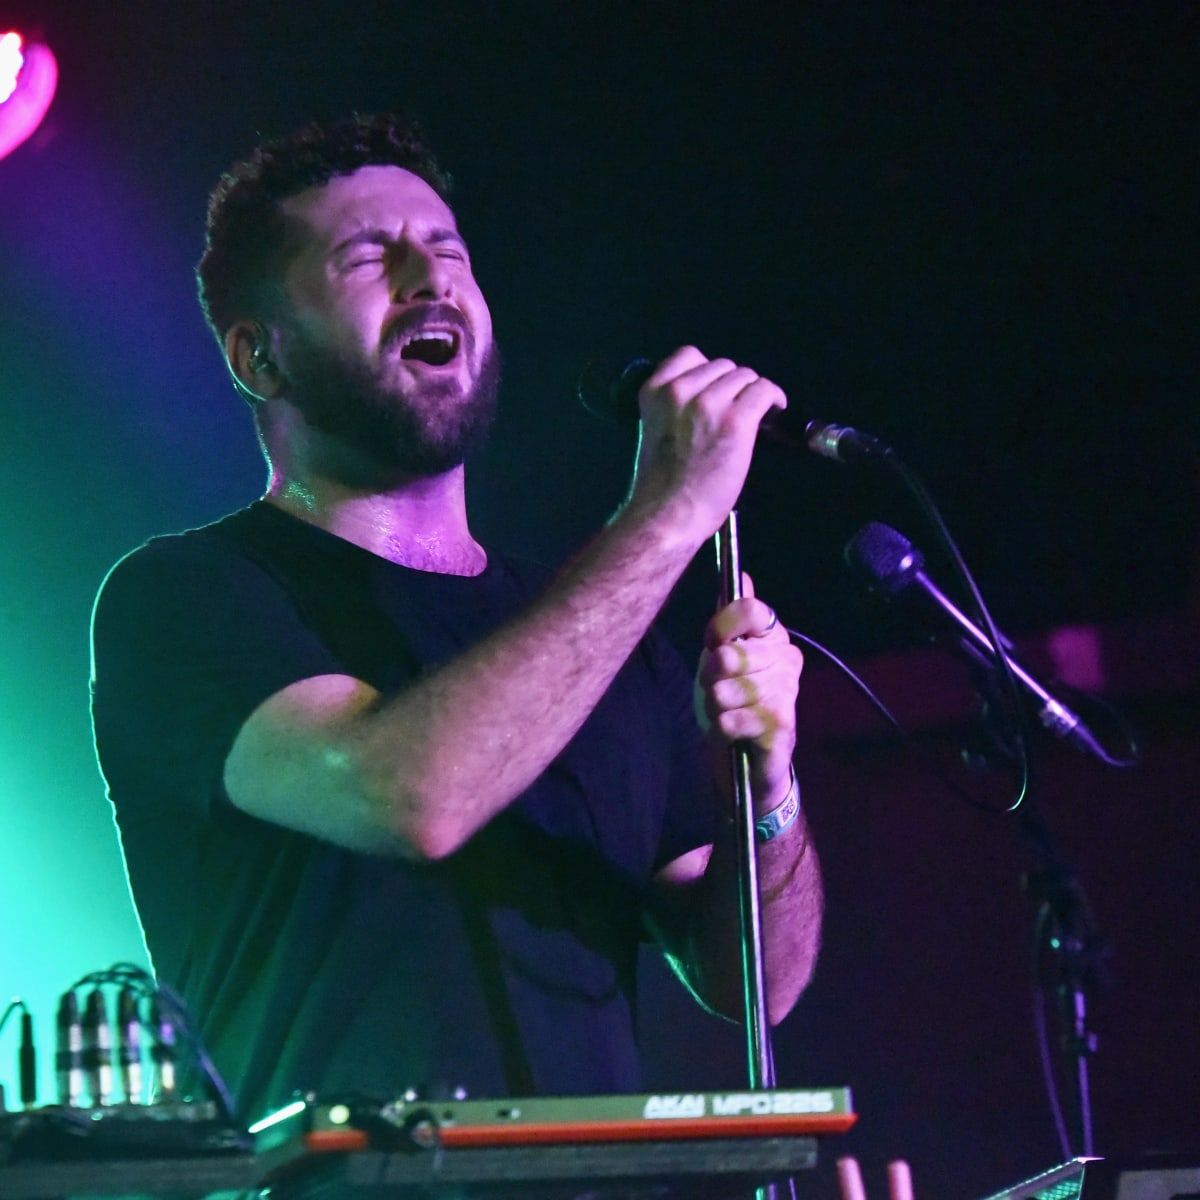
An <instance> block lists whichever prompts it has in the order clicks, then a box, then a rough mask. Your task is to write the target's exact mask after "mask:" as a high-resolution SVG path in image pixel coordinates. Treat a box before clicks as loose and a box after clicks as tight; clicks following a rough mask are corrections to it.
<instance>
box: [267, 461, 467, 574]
mask: <svg viewBox="0 0 1200 1200" xmlns="http://www.w3.org/2000/svg"><path fill="white" fill-rule="evenodd" d="M264 499H265V500H266V501H267V502H268V503H269V504H273V505H275V507H276V508H280V509H282V510H283V511H284V512H287V513H291V514H292V515H293V516H295V517H299V518H300V519H301V520H302V521H307V522H309V524H311V525H316V526H318V527H319V528H321V529H324V530H325V531H326V532H328V533H332V534H334V535H335V536H337V537H340V538H342V539H344V540H345V541H347V542H351V543H353V544H354V545H356V546H361V547H362V548H363V549H364V550H369V551H370V552H371V553H372V554H377V555H378V556H379V557H380V558H386V559H387V560H388V561H389V562H394V563H399V564H400V565H401V566H405V567H412V568H414V569H415V570H418V571H432V572H436V573H437V574H439V575H478V574H480V573H481V572H482V571H483V569H484V568H485V567H486V566H487V554H486V552H485V551H484V549H483V547H482V546H481V545H480V544H479V543H478V542H477V541H476V540H475V539H474V538H473V537H472V536H471V531H470V528H469V527H468V525H467V506H466V495H465V488H464V481H463V469H462V467H461V466H460V467H455V468H453V469H452V470H450V471H447V472H445V473H444V474H442V475H434V476H429V477H426V478H419V479H409V480H405V481H404V482H402V483H398V484H396V485H395V486H393V487H390V488H389V489H388V490H386V491H379V492H375V491H371V492H367V491H362V490H359V489H354V488H348V487H346V486H345V485H343V484H339V483H335V482H333V481H332V480H328V479H321V478H315V477H309V478H305V479H300V478H298V477H296V476H288V475H286V474H284V473H281V472H275V471H273V472H272V474H271V479H270V482H269V483H268V485H267V491H266V495H265V496H264Z"/></svg>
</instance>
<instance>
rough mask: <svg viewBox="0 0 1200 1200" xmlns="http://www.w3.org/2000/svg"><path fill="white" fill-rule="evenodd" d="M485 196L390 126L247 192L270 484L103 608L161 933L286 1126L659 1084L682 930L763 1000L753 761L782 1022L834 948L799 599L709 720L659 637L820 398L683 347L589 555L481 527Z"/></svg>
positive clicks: (719, 975)
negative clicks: (373, 1098)
mask: <svg viewBox="0 0 1200 1200" xmlns="http://www.w3.org/2000/svg"><path fill="white" fill-rule="evenodd" d="M447 191H448V187H447V181H446V178H445V176H444V175H442V173H441V172H440V170H439V169H438V167H437V165H436V163H435V161H434V160H433V158H432V157H431V155H430V153H429V151H428V150H427V148H426V147H425V145H424V144H423V142H422V140H421V137H420V135H419V133H418V132H417V131H416V129H415V128H414V127H412V126H411V125H408V124H405V123H402V122H399V121H397V120H395V119H393V118H387V117H373V118H357V119H354V120H349V121H346V122H343V123H340V124H336V125H329V126H325V127H318V126H312V127H309V128H307V129H305V130H303V131H302V132H301V133H299V134H297V135H295V136H293V137H291V138H288V139H285V140H282V141H279V142H275V143H270V144H266V145H264V146H262V147H260V148H259V149H258V150H257V151H256V152H255V153H254V154H253V155H252V156H251V157H250V159H249V160H247V161H246V162H244V163H241V164H239V165H238V166H236V167H234V168H233V169H232V171H231V172H230V173H229V174H227V175H226V176H224V177H223V178H222V180H221V182H220V183H219V185H218V186H217V188H216V190H215V192H214V194H213V196H212V198H211V201H210V205H209V211H208V224H207V239H206V246H205V251H204V255H203V257H202V259H201V260H200V264H199V268H198V275H199V284H200V296H201V302H202V304H203V306H204V310H205V313H206V316H207V318H208V320H209V322H210V324H211V326H212V329H213V332H214V333H215V334H216V336H217V339H218V341H219V343H220V345H221V347H222V350H223V352H224V356H225V361H226V363H227V365H228V368H229V371H230V373H231V375H232V377H233V381H234V383H235V385H236V386H237V388H238V390H239V391H240V392H241V393H242V394H243V396H244V397H245V398H246V399H247V400H248V401H249V403H250V405H251V407H252V409H253V413H254V420H255V424H256V428H257V432H258V437H259V441H260V442H261V444H262V448H263V452H264V454H265V456H266V460H267V466H268V482H267V488H266V493H265V495H264V496H263V498H262V499H260V500H258V501H257V502H255V503H253V504H251V505H250V506H249V507H248V508H245V509H243V510H241V511H240V512H236V513H233V514H232V515H230V516H228V517H225V518H224V519H223V520H220V521H217V522H216V523H215V524H212V525H209V526H206V527H205V528H202V529H197V530H191V531H189V532H186V533H183V534H179V535H173V536H168V537H161V538H155V539H153V540H152V541H150V542H149V543H147V544H146V545H145V546H142V547H141V548H140V549H138V550H136V551H134V552H133V553H132V554H130V555H129V556H127V557H126V558H125V559H123V560H122V561H121V562H120V563H118V565H117V566H116V567H115V568H114V569H113V571H112V572H111V574H110V575H109V577H108V579H107V580H106V581H105V584H104V586H103V588H102V590H101V593H100V596H99V599H98V600H97V604H96V611H95V617H94V625H93V644H94V650H93V657H94V678H93V684H92V687H93V715H94V722H95V731H96V744H97V749H98V754H99V759H100V765H101V768H102V770H103V773H104V776H105V779H106V781H107V784H108V789H109V795H110V797H111V800H112V803H113V805H114V807H115V811H116V817H117V822H118V825H119V829H120V834H121V840H122V845H123V849H124V854H125V861H126V864H127V868H128V873H129V879H130V884H131V887H132V890H133V896H134V899H135V901H136V904H137V908H138V912H139V915H140V918H141V922H142V927H143V930H144V933H145V938H146V945H147V949H148V951H149V953H150V956H151V958H152V961H153V964H154V967H155V970H156V972H157V974H158V976H159V978H160V979H162V980H164V981H166V982H168V983H170V984H172V985H173V986H174V987H175V988H177V989H178V990H179V991H180V992H181V993H182V994H183V995H184V997H185V998H186V999H187V1001H188V1003H189V1005H190V1006H191V1008H192V1011H193V1013H194V1014H195V1015H196V1017H197V1020H198V1024H199V1027H200V1030H201V1032H202V1035H203V1037H204V1040H205V1042H206V1043H207V1045H208V1047H209V1049H210V1051H211V1052H212V1054H213V1057H214V1059H215V1061H216V1063H217V1065H218V1067H219V1068H220V1069H221V1070H222V1071H223V1073H224V1074H225V1075H226V1077H227V1078H228V1079H229V1081H230V1083H231V1084H232V1086H233V1091H234V1094H235V1096H236V1098H237V1101H238V1104H239V1107H240V1110H241V1112H242V1113H243V1114H244V1115H245V1116H247V1117H254V1116H256V1115H259V1114H261V1113H262V1112H263V1111H266V1110H267V1109H268V1108H269V1107H270V1106H271V1105H273V1104H274V1103H276V1102H278V1101H279V1100H281V1099H284V1098H286V1097H287V1096H288V1095H289V1094H290V1093H291V1092H292V1091H293V1090H295V1089H297V1088H302V1089H305V1090H314V1091H318V1092H321V1093H324V1094H326V1095H329V1094H332V1093H337V1092H347V1091H354V1092H359V1093H373V1094H378V1095H381V1096H392V1095H395V1094H397V1093H398V1092H400V1091H402V1090H403V1089H404V1088H406V1087H408V1086H410V1085H420V1084H441V1085H445V1086H457V1085H461V1086H463V1087H465V1088H467V1089H468V1090H469V1091H470V1093H471V1094H472V1095H475V1096H493V1095H506V1094H507V1095H522V1094H566V1093H597V1092H627V1091H636V1090H638V1086H639V1074H638V1064H637V1053H636V1046H635V1040H634V1014H633V997H634V990H635V980H634V970H635V963H636V956H637V948H638V943H639V941H640V940H642V939H643V938H644V937H653V938H654V939H655V940H656V941H657V942H658V943H659V944H660V945H661V946H662V948H663V950H664V952H665V953H666V954H667V956H668V958H669V960H670V962H671V963H672V965H673V966H674V967H675V969H676V971H677V972H678V973H679V975H680V976H681V977H682V978H683V979H684V981H685V982H686V983H687V984H688V986H689V987H690V988H691V989H692V991H693V992H694V993H695V994H696V996H697V997H698V998H699V999H700V1001H701V1002H702V1003H703V1004H705V1005H707V1006H708V1007H710V1008H712V1009H714V1010H717V1011H719V1012H724V1013H726V1014H729V1015H731V1016H733V1017H735V1018H740V1013H741V1008H740V1004H741V1000H740V997H741V991H740V974H739V971H740V966H739V958H738V938H737V914H736V908H737V904H736V897H735V889H734V883H733V876H734V872H735V866H734V861H733V833H732V829H731V826H730V822H729V820H728V801H727V799H726V798H724V796H723V788H724V787H725V786H726V785H725V784H724V782H723V772H722V770H721V765H722V763H723V762H724V758H725V751H726V750H727V748H728V746H730V745H731V744H732V743H734V742H738V743H741V744H743V745H744V746H746V747H747V749H748V751H749V754H750V761H751V766H752V782H753V800H754V807H755V811H756V813H757V814H758V815H759V816H760V817H762V818H763V820H761V821H760V831H759V834H758V836H759V838H760V844H759V846H758V856H759V869H760V883H761V891H762V897H763V918H764V926H765V935H764V936H765V957H766V964H767V978H768V1003H769V1012H770V1016H771V1019H772V1021H775V1022H777V1021H779V1020H781V1019H782V1018H783V1016H784V1015H785V1014H786V1013H787V1012H788V1011H789V1010H790V1009H791V1007H792V1006H793V1004H794V1003H795V1001H796V998H797V996H798V995H799V993H800V991H801V990H802V988H803V987H804V985H805V983H806V982H807V980H808V978H809V975H810V974H811V971H812V966H813V960H814V957H815V954H816V948H817V942H818V935H819V924H820V908H821V889H820V879H819V873H818V866H817V860H816V855H815V852H814V850H813V848H812V847H811V845H810V844H809V839H808V834H807V830H806V827H805V822H804V818H803V816H802V815H800V814H799V813H798V805H797V803H796V794H795V778H794V775H793V774H792V769H791V759H792V753H793V750H794V744H795V715H794V703H795V697H796V690H797V685H798V680H799V675H800V668H801V656H800V654H799V652H798V651H797V650H796V649H795V648H793V647H792V646H791V645H790V643H789V640H788V637H787V634H786V632H785V631H784V630H783V628H782V627H781V626H780V625H779V623H778V622H777V620H776V618H775V615H774V613H773V612H772V610H771V609H770V608H769V607H768V606H767V605H766V604H764V603H762V601H760V600H757V599H754V598H747V599H744V600H740V601H737V602H735V603H733V604H730V605H729V606H728V607H726V608H724V609H722V610H721V611H720V612H718V613H717V615H716V616H715V617H714V618H713V619H712V621H711V623H710V624H709V627H708V630H707V635H706V645H705V648H704V651H703V653H702V655H701V658H700V665H699V671H698V674H697V677H696V684H695V698H696V703H695V713H697V714H699V718H700V719H699V724H698V723H697V719H696V715H694V713H693V695H692V691H693V689H692V685H691V684H690V682H689V681H688V679H687V678H686V675H685V673H684V672H683V669H682V667H681V665H680V664H679V662H678V660H677V658H676V657H675V656H674V655H673V653H672V652H671V651H670V650H669V649H668V648H667V647H666V646H665V645H664V643H663V641H662V639H661V638H660V637H659V636H658V635H657V634H656V633H655V632H654V630H653V629H652V628H651V622H652V621H653V619H654V618H655V616H656V614H657V613H658V611H659V609H660V608H661V607H662V605H663V603H664V601H665V600H666V598H667V595H668V593H669V592H670V590H671V588H672V586H673V585H674V584H675V582H676V580H677V579H678V578H679V576H680V574H681V572H682V571H683V570H684V568H685V567H686V566H687V564H688V562H689V561H690V560H691V558H692V556H693V555H694V554H695V553H696V551H697V549H698V548H699V547H701V546H702V545H703V544H704V543H705V541H706V540H707V539H708V538H709V537H711V535H712V534H713V532H714V531H715V530H716V529H717V528H718V526H719V525H720V524H721V522H722V521H723V520H724V518H725V516H726V515H727V513H728V512H729V510H730V508H731V507H732V506H733V504H734V502H735V501H736V499H737V496H738V493H739V491H740V489H741V487H742V484H743V481H744V479H745V476H746V471H747V468H748V465H749V462H750V456H751V452H752V450H753V446H754V439H755V434H756V431H757V429H758V425H759V422H760V421H761V420H762V418H763V416H764V414H765V413H766V412H767V411H768V410H770V409H772V408H780V407H783V405H784V404H785V399H784V396H783V393H782V392H781V391H780V389H779V388H778V387H776V385H775V384H773V383H771V382H770V381H769V380H766V379H763V378H761V377H760V376H758V375H757V374H756V373H755V372H754V371H752V370H750V369H748V368H746V367H741V366H736V365H735V364H734V363H732V362H730V361H728V360H727V359H720V358H718V359H708V358H706V357H705V356H704V355H703V354H701V353H700V352H699V351H698V350H696V349H694V348H692V347H684V348H682V349H679V350H676V351H675V352H674V353H673V354H671V355H670V356H669V357H667V358H666V359H664V360H663V361H662V362H661V363H660V364H658V366H657V367H656V369H655V370H654V372H653V374H652V375H651V376H650V379H649V380H648V382H647V383H646V384H645V386H644V387H643V388H642V389H641V394H640V397H639V401H640V405H641V413H642V429H641V439H640V445H639V448H638V454H637V461H636V465H635V468H634V475H633V482H632V484H631V486H630V490H629V494H628V498H627V500H626V501H625V503H624V504H623V505H622V506H621V508H620V509H619V511H618V512H617V513H616V514H615V515H614V516H613V517H612V519H611V520H610V521H609V522H608V524H607V525H606V526H605V527H604V528H603V529H602V530H601V531H600V532H599V533H597V534H596V536H595V537H594V538H593V539H592V540H591V541H590V542H589V543H588V545H586V546H585V547H584V548H583V549H582V550H581V551H580V552H579V554H578V555H577V556H576V557H575V558H574V559H573V560H572V561H571V562H570V563H569V564H568V565H567V566H566V567H565V568H563V569H562V570H561V571H559V572H558V573H557V574H554V575H550V574H549V573H544V572H541V571H538V570H534V569H532V568H530V567H529V566H527V565H523V564H520V563H515V562H513V561H511V560H509V559H507V558H505V557H504V556H502V555H501V554H499V553H497V552H496V551H495V550H493V549H491V548H490V547H484V546H482V545H481V544H480V543H479V542H477V541H476V540H475V538H474V537H473V536H472V534H471V530H470V526H469V522H468V518H467V512H466V504H465V498H464V468H463V462H464V459H465V458H466V457H467V456H468V454H469V452H470V451H471V449H472V448H473V447H475V446H476V445H478V443H479V442H480V440H481V439H482V437H483V436H484V434H485V432H486V430H487V428H488V425H489V422H490V419H491V415H492V411H493V407H494V404H495V399H496V392H497V389H498V386H499V375H500V369H499V358H498V355H497V351H496V346H495V342H494V339H493V334H492V324H491V317H490V315H489V312H488V307H487V304H486V302H485V300H484V297H483V294H482V292H481V291H480V287H479V284H478V283H477V282H476V280H475V277H474V275H473V273H472V269H471V260H470V257H469V254H468V250H467V245H466V243H465V241H464V239H463V236H462V234H461V233H460V231H459V229H458V227H457V224H456V222H455V218H454V214H453V212H452V211H451V209H450V208H449V207H448V205H447V202H446V195H447ZM706 742H707V745H706ZM714 776H715V777H716V778H717V781H718V782H717V783H716V784H714V782H713V780H714Z"/></svg>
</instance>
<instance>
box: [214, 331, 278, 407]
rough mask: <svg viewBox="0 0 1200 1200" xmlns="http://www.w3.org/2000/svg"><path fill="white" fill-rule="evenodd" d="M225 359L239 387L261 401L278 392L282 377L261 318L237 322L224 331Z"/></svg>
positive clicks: (252, 397) (253, 398)
mask: <svg viewBox="0 0 1200 1200" xmlns="http://www.w3.org/2000/svg"><path fill="white" fill-rule="evenodd" d="M225 362H226V365H227V366H228V367H229V373H230V374H231V375H232V376H233V381H234V383H235V384H237V386H238V388H239V390H241V391H242V392H243V393H245V394H246V395H247V396H248V397H249V398H250V399H252V400H256V401H259V402H262V401H266V400H270V399H272V398H274V397H275V396H277V395H279V393H280V391H281V389H282V386H283V380H282V377H281V376H280V374H279V368H278V367H277V366H276V365H275V363H274V361H273V360H272V358H271V345H270V335H269V334H268V332H267V330H266V328H265V327H264V326H263V325H262V324H261V323H260V322H258V321H236V322H235V323H234V324H233V325H231V326H230V327H229V329H228V330H227V331H226V333H225Z"/></svg>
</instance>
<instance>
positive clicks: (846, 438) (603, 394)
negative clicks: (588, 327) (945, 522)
mask: <svg viewBox="0 0 1200 1200" xmlns="http://www.w3.org/2000/svg"><path fill="white" fill-rule="evenodd" d="M655 365H656V364H655V363H653V362H652V361H651V360H650V359H648V358H630V359H625V358H611V357H610V358H593V359H590V360H589V361H588V362H587V363H585V364H584V368H583V370H582V371H580V373H579V379H578V381H577V382H576V385H575V394H576V395H577V396H578V398H579V403H580V404H582V405H583V407H584V408H586V409H587V410H588V412H590V413H591V414H592V416H594V417H599V418H600V419H601V420H604V421H609V422H612V423H613V424H617V425H626V426H634V425H636V424H637V423H638V420H639V419H640V415H641V414H640V412H639V409H638V392H639V391H641V388H642V384H644V383H645V382H646V380H647V379H649V378H650V376H651V375H652V374H653V373H654V368H655ZM780 416H781V414H780V413H777V412H774V411H772V412H769V413H767V415H766V416H765V417H764V418H763V422H762V425H761V426H760V427H759V432H760V433H762V434H764V435H766V436H767V437H769V438H770V439H771V440H772V441H776V442H779V443H780V444H782V445H784V446H789V447H793V448H795V447H797V446H799V445H801V444H803V445H805V446H807V447H808V449H809V450H811V451H812V452H813V453H814V454H819V455H820V456H821V457H822V458H831V459H833V460H834V461H835V462H843V463H845V462H862V461H864V460H873V461H876V462H877V461H879V460H880V459H894V458H895V453H894V451H893V450H892V448H891V447H890V446H888V445H887V444H886V443H885V442H881V441H880V440H879V439H878V438H877V437H872V436H871V434H869V433H863V432H861V431H860V430H858V429H853V428H851V427H850V426H849V425H831V424H827V423H824V422H821V421H809V422H808V424H807V425H806V426H805V427H804V442H803V443H800V441H799V440H798V439H797V438H795V437H793V436H792V435H790V434H789V433H787V432H786V431H785V430H784V429H782V428H780V427H779V426H778V425H776V423H775V422H776V420H777V419H778V418H779V417H780Z"/></svg>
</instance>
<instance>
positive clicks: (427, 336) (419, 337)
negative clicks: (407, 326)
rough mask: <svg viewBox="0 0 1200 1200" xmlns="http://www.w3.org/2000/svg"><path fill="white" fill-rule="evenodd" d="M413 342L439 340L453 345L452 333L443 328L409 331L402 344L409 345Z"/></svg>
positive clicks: (444, 343)
mask: <svg viewBox="0 0 1200 1200" xmlns="http://www.w3.org/2000/svg"><path fill="white" fill-rule="evenodd" d="M413 342H441V343H442V344H443V345H445V346H453V345H454V334H452V333H447V332H446V331H445V330H443V329H426V330H418V331H417V332H416V333H410V334H409V335H408V336H407V337H406V338H405V339H404V342H403V345H405V346H411V345H412V343H413Z"/></svg>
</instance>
